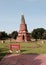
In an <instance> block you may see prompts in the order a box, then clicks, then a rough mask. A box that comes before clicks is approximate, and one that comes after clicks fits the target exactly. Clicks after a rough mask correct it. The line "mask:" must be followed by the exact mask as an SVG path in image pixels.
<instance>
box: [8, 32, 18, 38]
mask: <svg viewBox="0 0 46 65" xmlns="http://www.w3.org/2000/svg"><path fill="white" fill-rule="evenodd" d="M17 35H18V32H17V31H13V32H12V33H11V34H9V38H13V39H16V38H17Z"/></svg>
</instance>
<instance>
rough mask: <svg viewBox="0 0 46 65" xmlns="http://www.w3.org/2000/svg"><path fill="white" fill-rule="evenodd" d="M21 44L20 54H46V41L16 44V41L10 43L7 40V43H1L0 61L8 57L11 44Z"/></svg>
mask: <svg viewBox="0 0 46 65" xmlns="http://www.w3.org/2000/svg"><path fill="white" fill-rule="evenodd" d="M13 43H14V44H20V54H46V41H45V42H43V43H42V42H41V40H40V41H37V42H23V43H15V41H12V42H10V41H9V40H6V41H5V43H2V42H1V41H0V60H1V59H2V58H3V57H4V56H5V55H6V54H9V50H10V49H9V46H10V44H13Z"/></svg>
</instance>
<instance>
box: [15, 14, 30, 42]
mask: <svg viewBox="0 0 46 65" xmlns="http://www.w3.org/2000/svg"><path fill="white" fill-rule="evenodd" d="M16 41H17V42H27V41H30V33H28V30H27V25H26V23H25V19H24V15H22V16H21V24H20V30H19V32H18V36H17V39H16Z"/></svg>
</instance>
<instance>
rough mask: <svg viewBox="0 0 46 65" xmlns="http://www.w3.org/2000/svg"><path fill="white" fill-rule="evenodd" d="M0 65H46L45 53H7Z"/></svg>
mask: <svg viewBox="0 0 46 65" xmlns="http://www.w3.org/2000/svg"><path fill="white" fill-rule="evenodd" d="M0 65H46V54H41V55H30V54H29V55H27V54H26V55H18V54H17V55H16V54H15V55H8V56H5V57H4V58H3V59H2V61H0Z"/></svg>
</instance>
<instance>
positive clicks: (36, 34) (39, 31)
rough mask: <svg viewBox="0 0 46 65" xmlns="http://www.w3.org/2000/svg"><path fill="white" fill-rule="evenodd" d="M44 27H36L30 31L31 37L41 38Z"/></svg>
mask: <svg viewBox="0 0 46 65" xmlns="http://www.w3.org/2000/svg"><path fill="white" fill-rule="evenodd" d="M44 31H45V29H44V28H37V29H34V30H33V31H32V37H33V38H35V39H42V36H43V33H44Z"/></svg>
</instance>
